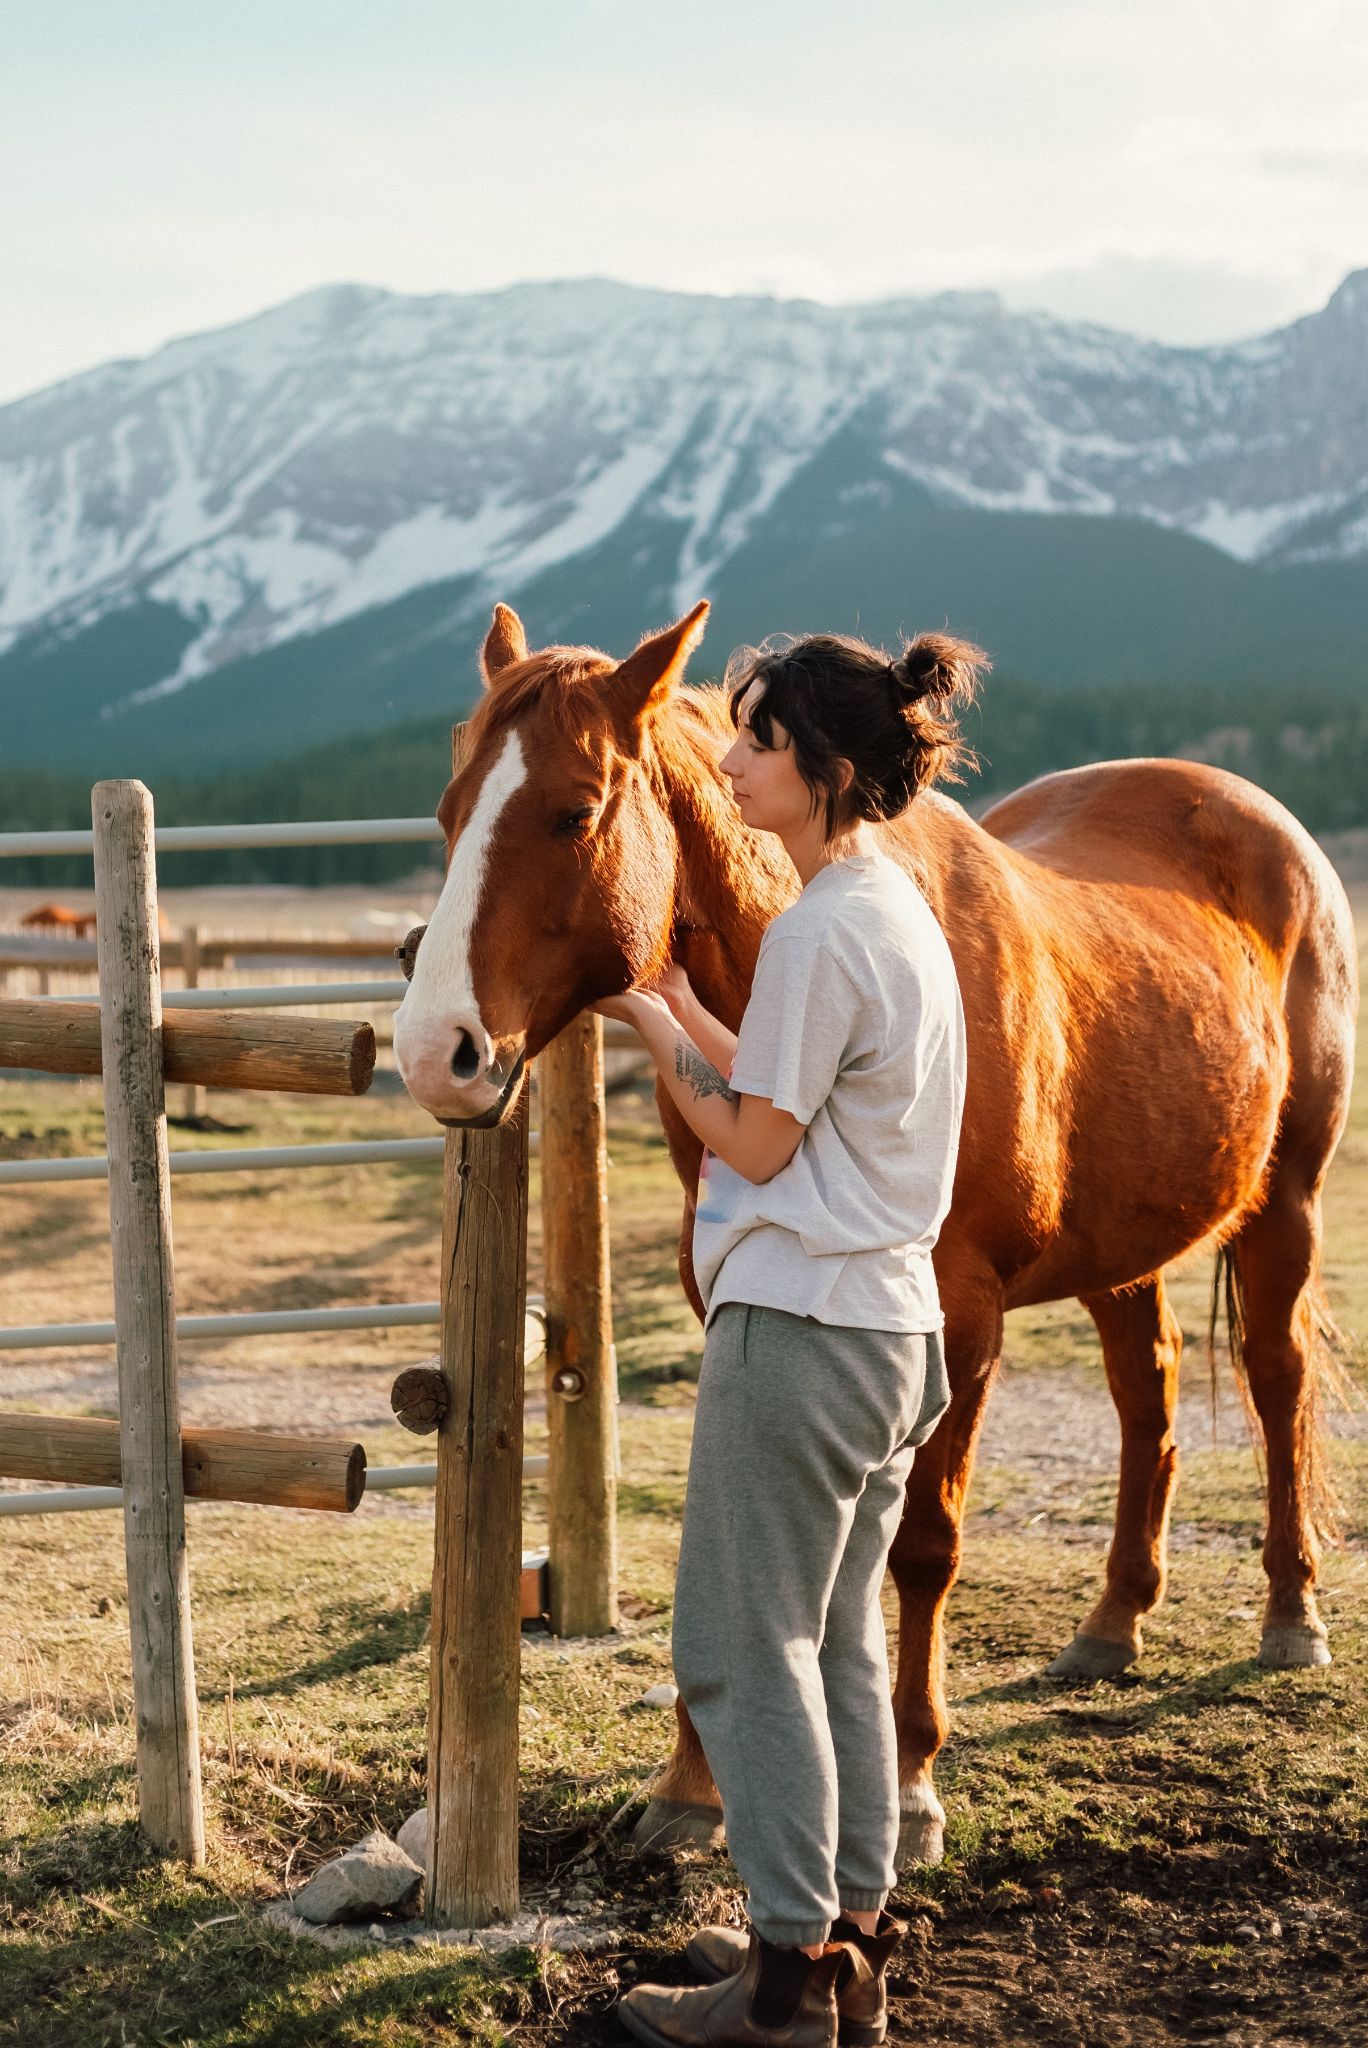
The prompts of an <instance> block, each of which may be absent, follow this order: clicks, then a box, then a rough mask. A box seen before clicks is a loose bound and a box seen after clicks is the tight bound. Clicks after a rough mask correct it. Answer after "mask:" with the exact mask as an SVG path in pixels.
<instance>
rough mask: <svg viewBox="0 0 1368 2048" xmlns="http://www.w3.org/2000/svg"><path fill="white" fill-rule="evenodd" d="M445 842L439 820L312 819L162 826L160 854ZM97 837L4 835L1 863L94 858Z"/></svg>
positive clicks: (1, 834)
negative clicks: (39, 857) (57, 856)
mask: <svg viewBox="0 0 1368 2048" xmlns="http://www.w3.org/2000/svg"><path fill="white" fill-rule="evenodd" d="M441 837H442V828H441V826H440V825H439V824H438V823H437V820H436V819H435V818H431V817H428V818H313V819H308V820H306V821H304V822H303V823H293V824H280V825H161V826H159V827H158V828H157V831H156V834H155V844H156V849H157V852H158V853H227V852H230V851H232V850H233V849H235V848H243V847H253V846H383V845H386V844H396V843H409V842H420V841H423V840H435V839H440V838H441ZM94 850H95V835H94V833H93V832H88V831H87V832H0V859H4V857H5V856H6V855H7V854H8V855H10V856H19V855H28V856H33V855H38V854H49V853H53V854H55V853H93V852H94Z"/></svg>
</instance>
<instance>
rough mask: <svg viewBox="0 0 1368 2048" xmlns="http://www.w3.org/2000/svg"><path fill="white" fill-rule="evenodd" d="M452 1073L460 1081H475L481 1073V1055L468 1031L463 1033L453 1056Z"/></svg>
mask: <svg viewBox="0 0 1368 2048" xmlns="http://www.w3.org/2000/svg"><path fill="white" fill-rule="evenodd" d="M451 1071H452V1073H453V1074H454V1075H455V1076H456V1079H457V1080H458V1081H473V1080H474V1079H475V1076H476V1075H477V1074H478V1073H479V1071H480V1055H479V1053H478V1052H477V1051H476V1048H475V1041H474V1039H473V1038H472V1037H471V1035H470V1033H469V1032H468V1031H463V1032H462V1033H461V1035H460V1037H459V1038H458V1039H457V1041H456V1050H455V1052H454V1053H453V1054H452V1055H451Z"/></svg>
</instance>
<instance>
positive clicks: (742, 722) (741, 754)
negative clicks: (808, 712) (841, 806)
mask: <svg viewBox="0 0 1368 2048" xmlns="http://www.w3.org/2000/svg"><path fill="white" fill-rule="evenodd" d="M761 695H763V686H762V684H761V683H760V681H759V679H758V678H757V680H756V681H755V682H753V683H752V684H751V686H750V688H749V689H748V690H747V691H746V694H745V696H744V697H743V698H742V699H741V702H740V704H739V705H738V706H737V732H736V739H735V741H734V743H733V744H732V746H731V747H730V748H729V749H728V750H727V752H726V753H725V754H724V755H723V756H722V759H721V762H720V763H719V766H720V767H721V770H722V773H723V774H724V775H725V776H726V777H727V779H728V781H729V782H730V783H731V788H732V796H733V798H734V799H735V802H736V807H737V809H738V810H739V811H740V813H741V816H742V819H743V820H744V822H745V823H746V824H747V825H749V826H751V827H752V828H753V829H754V830H755V831H757V832H778V833H779V834H781V835H789V834H792V833H795V832H801V831H802V830H803V829H804V827H805V826H807V825H808V823H809V822H810V820H811V818H812V815H813V811H814V809H815V804H814V800H813V795H812V791H811V790H810V789H809V788H808V786H807V784H806V783H805V782H804V780H803V778H802V776H801V775H800V774H799V773H798V760H797V756H796V755H795V754H794V751H793V743H792V741H791V740H790V738H789V735H788V734H787V733H786V732H785V730H784V728H783V726H782V725H780V723H779V721H778V719H772V720H771V729H772V731H773V735H774V745H773V746H771V747H762V746H761V744H760V742H759V740H758V739H757V738H756V736H755V734H754V733H753V732H752V731H751V725H750V710H751V706H752V705H753V704H754V703H755V701H756V699H757V698H758V697H760V696H761Z"/></svg>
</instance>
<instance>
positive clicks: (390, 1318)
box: [0, 1301, 442, 1351]
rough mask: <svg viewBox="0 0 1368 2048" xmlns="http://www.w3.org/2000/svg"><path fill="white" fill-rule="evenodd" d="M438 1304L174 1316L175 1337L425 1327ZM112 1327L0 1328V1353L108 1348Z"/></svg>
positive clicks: (437, 1318)
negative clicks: (101, 1346)
mask: <svg viewBox="0 0 1368 2048" xmlns="http://www.w3.org/2000/svg"><path fill="white" fill-rule="evenodd" d="M441 1313H442V1311H441V1304H440V1302H436V1301H404V1302H394V1303H392V1304H391V1305H390V1306H388V1307H377V1308H282V1309H270V1310H267V1311H264V1312H262V1313H260V1314H256V1315H252V1314H239V1315H224V1316H177V1317H176V1335H177V1336H178V1337H188V1338H194V1337H287V1336H300V1335H303V1334H304V1333H306V1332H308V1331H311V1330H391V1329H394V1330H398V1329H412V1328H415V1327H423V1328H427V1327H429V1326H431V1325H434V1324H436V1323H438V1322H440V1321H441ZM114 1339H115V1329H114V1325H113V1323H112V1322H110V1323H36V1324H34V1325H33V1326H32V1327H31V1328H24V1327H23V1326H22V1325H14V1326H12V1327H10V1328H9V1329H0V1351H43V1350H53V1349H56V1348H57V1347H58V1346H59V1345H69V1346H71V1347H72V1348H74V1349H80V1348H83V1347H84V1346H86V1345H91V1344H112V1343H113V1342H114Z"/></svg>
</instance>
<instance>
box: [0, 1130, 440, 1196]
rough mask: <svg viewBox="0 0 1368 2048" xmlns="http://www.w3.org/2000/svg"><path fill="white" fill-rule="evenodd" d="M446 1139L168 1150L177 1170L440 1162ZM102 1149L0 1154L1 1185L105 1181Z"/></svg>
mask: <svg viewBox="0 0 1368 2048" xmlns="http://www.w3.org/2000/svg"><path fill="white" fill-rule="evenodd" d="M445 1147H446V1140H445V1138H358V1139H357V1140H356V1142H355V1143H354V1144H345V1145H252V1146H242V1145H238V1146H231V1145H225V1146H224V1148H223V1150H222V1151H220V1152H172V1153H171V1154H170V1165H171V1171H172V1173H173V1174H176V1173H266V1172H273V1171H275V1170H276V1169H277V1168H279V1167H297V1166H386V1165H395V1166H403V1165H421V1164H423V1163H424V1162H426V1161H429V1160H433V1161H436V1162H438V1163H440V1161H441V1158H442V1154H443V1151H444V1150H445ZM108 1178H109V1160H108V1158H107V1157H106V1155H105V1154H104V1153H103V1152H97V1153H93V1154H92V1155H91V1156H90V1157H89V1158H88V1159H0V1188H3V1187H25V1186H29V1185H31V1184H33V1183H34V1182H47V1181H59V1180H107V1179H108Z"/></svg>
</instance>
